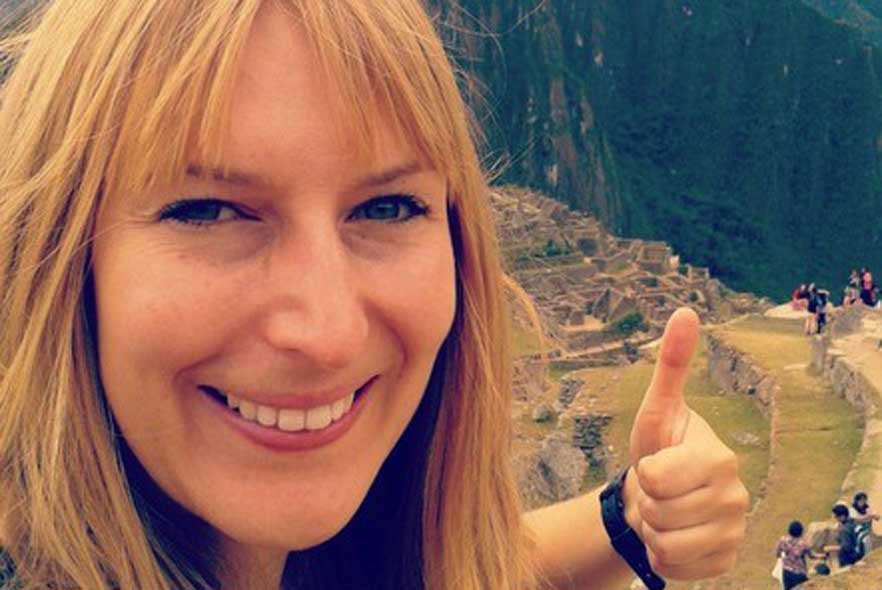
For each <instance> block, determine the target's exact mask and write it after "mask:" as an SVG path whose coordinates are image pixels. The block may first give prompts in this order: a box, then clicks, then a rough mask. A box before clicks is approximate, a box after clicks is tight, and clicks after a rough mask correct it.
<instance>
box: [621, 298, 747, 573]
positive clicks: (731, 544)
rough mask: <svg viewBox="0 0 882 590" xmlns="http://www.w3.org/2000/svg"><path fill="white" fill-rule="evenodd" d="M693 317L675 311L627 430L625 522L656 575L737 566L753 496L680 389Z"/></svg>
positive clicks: (692, 344) (694, 335)
mask: <svg viewBox="0 0 882 590" xmlns="http://www.w3.org/2000/svg"><path fill="white" fill-rule="evenodd" d="M698 324H699V321H698V316H697V315H696V314H695V312H694V311H692V310H690V309H688V308H681V309H678V310H677V311H676V312H674V314H673V315H672V316H671V318H670V320H668V325H667V327H666V328H665V333H664V336H663V337H662V342H661V347H660V352H659V358H658V362H657V363H656V366H655V373H654V374H653V377H652V383H651V384H650V386H649V389H648V390H647V391H646V395H645V397H644V398H643V403H642V404H641V406H640V409H639V410H638V412H637V416H636V418H635V419H634V426H633V428H632V430H631V448H630V459H631V465H632V466H634V467H632V468H631V471H630V473H629V474H628V476H627V479H626V480H625V518H626V520H627V521H628V523H629V524H630V525H631V528H633V529H634V530H635V531H636V532H637V534H638V535H639V536H640V538H641V539H642V540H643V542H644V543H645V544H646V547H647V551H648V554H649V561H650V563H651V564H652V568H653V570H655V571H656V572H657V573H658V574H659V575H661V576H664V577H669V578H672V579H676V580H694V579H699V578H708V577H713V576H717V575H719V574H721V573H723V572H726V571H728V570H730V569H731V568H732V567H733V566H734V565H735V557H736V548H737V547H738V545H739V544H740V543H741V541H742V540H743V539H744V533H745V526H746V521H745V513H746V512H747V508H748V506H749V503H750V498H749V495H748V493H747V490H746V489H745V488H744V485H743V484H742V483H741V480H740V479H739V478H738V459H737V457H736V456H735V453H733V452H732V450H730V449H729V448H728V447H727V446H726V445H725V444H723V442H722V441H721V440H720V439H719V438H718V437H717V435H716V434H715V433H714V431H713V429H711V427H710V426H709V425H708V424H707V422H705V421H704V419H703V418H702V417H701V416H699V415H698V414H696V413H695V412H693V411H692V410H690V409H689V407H688V406H687V405H686V401H685V399H684V398H683V389H684V386H685V384H686V379H687V377H688V373H689V362H690V360H691V359H692V356H693V354H694V353H695V348H696V346H697V344H698Z"/></svg>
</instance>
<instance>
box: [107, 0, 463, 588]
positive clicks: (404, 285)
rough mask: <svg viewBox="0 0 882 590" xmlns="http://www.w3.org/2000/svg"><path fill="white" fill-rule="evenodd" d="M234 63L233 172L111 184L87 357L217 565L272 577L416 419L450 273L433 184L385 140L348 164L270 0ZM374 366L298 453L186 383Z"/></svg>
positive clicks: (447, 316) (324, 104) (265, 388)
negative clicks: (222, 562)
mask: <svg viewBox="0 0 882 590" xmlns="http://www.w3.org/2000/svg"><path fill="white" fill-rule="evenodd" d="M240 72H241V73H240V75H239V77H238V79H237V83H236V86H235V91H234V95H233V108H232V114H233V119H232V130H231V139H230V142H229V145H228V150H227V152H226V154H225V160H226V161H225V163H226V164H228V165H229V166H230V167H231V168H234V169H235V170H237V171H241V172H242V173H244V174H247V175H249V176H251V177H252V178H250V179H249V181H248V182H244V181H243V179H242V178H238V179H234V181H233V182H225V181H222V180H219V179H217V178H215V177H214V176H215V175H214V174H212V173H210V172H209V171H208V170H207V169H206V167H205V166H203V165H202V163H201V162H193V164H194V166H193V168H192V169H191V172H192V174H191V177H190V178H189V180H188V181H187V182H186V183H184V184H181V185H180V186H166V187H160V188H157V189H155V190H151V191H149V192H146V193H145V194H138V195H110V196H109V199H110V201H109V206H108V207H107V209H106V210H105V212H104V214H103V215H102V217H101V219H100V220H99V222H98V227H97V231H96V234H97V239H96V242H95V245H94V253H93V261H94V267H93V268H94V278H95V288H96V297H97V306H98V332H99V353H100V370H101V379H102V381H103V385H104V387H105V389H106V392H107V397H108V401H109V403H110V407H111V409H112V411H113V414H114V417H115V418H116V420H117V421H118V423H119V424H120V426H121V428H122V432H123V434H124V436H125V438H126V440H127V442H128V443H129V445H130V446H131V447H132V449H133V450H134V452H135V454H136V456H137V457H138V459H139V460H140V461H141V463H142V464H143V465H144V467H145V468H146V469H147V471H148V473H149V474H150V475H151V477H152V478H153V479H154V480H156V482H157V483H158V484H159V485H160V486H161V487H162V488H163V490H165V492H166V493H168V494H169V495H170V496H171V497H173V498H174V499H175V500H177V501H178V502H179V503H180V504H182V505H183V506H184V507H185V508H187V509H188V510H190V511H191V512H193V513H194V514H196V515H198V516H200V517H201V518H203V519H204V520H206V521H207V522H208V523H210V524H211V525H212V526H213V527H214V528H215V529H217V531H218V532H219V533H220V538H221V541H222V547H223V551H224V552H225V555H226V559H227V560H228V561H229V562H230V563H239V564H242V567H243V568H247V567H255V566H254V564H258V563H259V564H261V567H263V568H264V569H265V575H266V586H267V587H273V585H274V584H275V587H278V577H279V575H280V573H281V568H282V565H283V562H284V557H285V554H286V553H287V552H288V551H289V550H293V549H302V548H306V547H311V546H314V545H316V544H318V543H320V542H322V541H324V540H326V539H328V538H330V537H332V536H333V535H334V534H335V533H337V532H338V531H339V530H340V529H341V528H342V527H343V526H344V525H345V524H346V523H347V522H348V521H349V519H350V518H351V517H352V515H353V514H354V513H355V511H356V509H357V508H358V506H359V504H360V503H361V502H362V500H363V498H364V496H365V494H366V493H367V491H368V488H369V486H370V485H371V482H372V481H373V479H374V477H375V475H376V474H377V472H378V470H379V468H380V466H381V464H382V462H383V460H384V459H385V458H386V457H387V455H388V454H389V452H390V451H391V449H392V447H393V445H394V444H395V442H396V441H397V439H398V438H399V436H400V435H401V433H402V432H403V430H404V428H405V427H406V425H407V424H408V422H409V421H410V419H411V417H412V416H413V414H414V412H415V410H416V408H417V405H418V404H419V401H420V399H421V397H422V395H423V392H424V390H425V386H426V384H427V381H428V378H429V375H430V371H431V368H432V365H433V363H434V361H435V359H436V357H437V353H438V351H439V349H440V347H441V345H442V343H443V341H444V339H445V337H446V335H447V334H448V332H449V330H450V328H451V325H452V321H453V316H454V310H455V303H456V302H455V288H454V285H455V280H454V279H455V274H454V273H455V270H454V258H453V250H452V245H451V241H450V235H449V231H448V225H447V223H448V221H447V183H446V180H445V178H444V177H443V176H442V175H441V174H439V173H437V172H435V171H432V170H431V169H430V168H428V167H426V166H425V165H423V164H421V162H422V160H421V158H420V157H419V154H418V153H417V152H416V151H415V150H414V149H413V148H412V146H411V145H410V144H409V143H408V142H407V141H404V140H403V139H401V138H400V137H396V136H393V135H389V134H386V135H383V137H382V145H381V147H380V149H379V150H378V151H377V152H376V153H375V156H376V157H375V158H374V159H375V160H376V161H373V162H366V161H361V160H359V159H357V158H356V156H355V154H354V152H353V150H352V145H351V143H350V142H348V141H347V140H346V134H345V128H342V127H340V126H338V122H339V117H335V113H333V112H332V111H331V110H330V109H329V107H328V105H329V103H330V101H329V100H328V92H330V89H329V86H328V85H326V84H324V83H323V82H322V81H321V77H320V76H319V75H318V74H317V72H316V67H315V64H314V61H313V58H312V57H311V56H310V51H309V48H308V45H307V43H306V40H305V37H304V36H303V35H301V34H300V33H299V32H298V31H297V30H296V28H295V27H294V25H293V22H292V21H291V20H289V17H287V16H285V15H283V14H282V13H280V12H277V11H276V9H274V8H272V4H271V3H267V5H266V7H265V8H264V9H263V10H262V11H261V13H260V14H259V16H258V18H257V21H256V24H255V27H254V29H253V31H252V33H251V35H250V38H249V41H248V44H247V47H246V49H245V52H244V57H243V61H242V63H241V70H240ZM387 123H388V122H385V121H378V122H377V128H378V129H383V130H385V129H390V128H391V126H390V125H388V124H387ZM341 131H342V132H341ZM194 157H195V156H194ZM389 171H392V172H393V174H392V175H388V174H384V173H386V172H389ZM396 171H397V173H396ZM379 176H385V178H379ZM372 177H373V181H370V179H371V178H372ZM376 181H379V183H377V182H376ZM402 195H408V196H412V197H413V199H410V198H405V197H402ZM194 199H196V200H202V201H196V202H193V201H190V202H188V203H182V201H183V200H194ZM205 199H211V200H210V201H209V200H205ZM373 376H378V377H379V378H378V380H377V381H376V382H375V383H374V385H373V386H372V390H371V393H370V395H369V396H368V397H367V398H366V406H365V407H364V411H363V412H362V414H361V415H360V416H359V418H358V420H357V422H356V423H355V424H354V425H353V428H352V429H351V430H350V431H349V432H347V433H346V434H345V435H344V436H343V437H342V438H340V439H338V440H336V441H334V442H332V443H330V444H328V445H326V446H323V447H320V448H316V449H313V450H308V451H303V452H287V453H283V452H274V451H269V450H267V449H265V448H261V447H259V446H257V445H255V444H254V443H252V442H251V441H249V440H247V439H246V438H244V437H242V436H241V435H239V434H238V433H236V432H234V431H233V430H232V429H231V428H230V427H229V426H228V425H226V424H224V423H222V422H220V421H218V420H216V419H214V418H215V417H214V416H212V415H210V414H209V413H208V412H206V411H205V406H204V404H205V397H204V394H203V393H201V392H200V390H199V389H198V386H199V385H211V386H213V387H215V388H218V389H221V390H223V391H226V392H230V393H235V392H244V391H261V392H266V393H271V394H283V393H285V394H291V393H294V394H297V393H306V392H315V391H324V390H327V389H331V388H335V387H339V386H344V385H352V386H353V389H354V387H357V386H360V385H361V384H363V383H364V382H365V381H367V380H368V379H370V378H371V377H373ZM248 564H251V565H248ZM233 587H236V586H235V585H233ZM250 587H254V588H256V587H258V585H257V581H256V579H254V578H252V579H251V586H250Z"/></svg>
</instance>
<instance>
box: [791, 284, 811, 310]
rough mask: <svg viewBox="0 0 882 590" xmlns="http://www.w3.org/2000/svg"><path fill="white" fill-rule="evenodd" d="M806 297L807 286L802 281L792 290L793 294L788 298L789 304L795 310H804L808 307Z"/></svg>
mask: <svg viewBox="0 0 882 590" xmlns="http://www.w3.org/2000/svg"><path fill="white" fill-rule="evenodd" d="M808 298H809V290H808V286H807V285H806V284H805V283H803V284H801V285H800V286H799V287H797V288H796V289H794V290H793V296H792V298H791V300H790V306H791V307H792V308H793V309H795V310H805V309H806V308H807V307H808Z"/></svg>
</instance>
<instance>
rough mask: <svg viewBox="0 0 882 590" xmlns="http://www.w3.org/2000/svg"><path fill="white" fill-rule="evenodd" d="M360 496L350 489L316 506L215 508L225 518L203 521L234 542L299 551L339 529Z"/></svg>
mask: <svg viewBox="0 0 882 590" xmlns="http://www.w3.org/2000/svg"><path fill="white" fill-rule="evenodd" d="M365 493H366V491H365ZM364 496H365V494H363V493H357V494H354V493H352V490H350V496H349V497H345V498H341V497H336V498H328V497H326V498H322V499H321V500H323V502H322V504H321V505H320V506H316V505H311V506H310V505H302V504H301V505H298V506H292V504H291V503H290V502H289V503H284V504H283V505H279V504H276V503H269V502H267V503H265V504H263V505H261V506H252V510H245V511H241V510H240V511H239V512H238V513H237V514H232V513H231V512H228V510H231V509H230V507H219V512H220V513H221V514H223V513H224V512H226V517H222V518H210V517H209V518H208V519H207V520H208V522H209V523H210V524H212V526H213V527H214V528H216V529H217V530H218V531H220V532H221V534H222V535H223V536H225V537H227V538H228V539H230V540H232V541H233V542H235V543H240V544H246V545H253V546H257V547H267V548H269V547H272V548H276V549H283V550H286V551H300V550H304V549H309V548H311V547H315V546H316V545H320V544H322V543H324V542H325V541H327V540H329V539H331V538H332V537H334V536H335V535H336V534H337V533H339V532H340V531H341V530H343V529H344V528H345V527H346V525H347V524H348V523H349V522H350V521H351V520H352V517H353V516H354V515H355V513H356V511H357V510H358V507H359V506H360V505H361V502H362V500H363V499H364ZM334 500H336V501H334Z"/></svg>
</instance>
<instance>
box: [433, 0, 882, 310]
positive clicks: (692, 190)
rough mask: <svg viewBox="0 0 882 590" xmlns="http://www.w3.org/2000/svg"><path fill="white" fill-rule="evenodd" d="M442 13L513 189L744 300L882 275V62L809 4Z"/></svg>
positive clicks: (492, 155)
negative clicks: (649, 244)
mask: <svg viewBox="0 0 882 590" xmlns="http://www.w3.org/2000/svg"><path fill="white" fill-rule="evenodd" d="M437 1H438V4H436V5H435V8H436V10H437V18H438V20H439V23H440V24H441V28H442V30H443V31H444V34H445V36H446V37H447V41H448V43H449V44H450V45H451V46H452V47H456V48H460V49H459V52H458V53H457V55H456V59H457V62H458V65H459V66H460V68H461V69H462V70H463V84H462V85H463V88H464V90H465V91H466V92H467V93H468V94H469V95H470V96H471V97H472V99H471V100H472V104H473V105H474V106H473V108H474V109H475V111H476V114H477V116H478V118H479V120H480V121H481V123H482V124H483V126H484V129H485V133H486V135H487V142H486V143H487V145H486V146H485V147H486V149H485V154H486V159H487V162H488V163H489V164H493V163H496V162H502V163H503V164H504V166H503V167H502V168H501V169H500V170H499V181H500V182H511V183H517V184H523V185H527V186H530V187H532V188H535V189H538V190H541V191H543V192H545V193H547V194H549V195H551V196H554V197H555V198H557V199H560V200H562V201H565V202H567V203H568V204H570V205H572V206H575V207H577V208H580V209H583V210H587V211H591V212H593V213H595V214H597V215H598V216H599V217H600V218H601V219H602V220H603V221H604V222H605V223H606V224H607V225H608V226H609V227H610V228H612V229H613V230H614V231H616V232H617V233H620V234H623V235H626V236H631V237H642V238H648V239H661V240H665V241H667V242H669V243H671V244H672V245H673V246H674V248H675V249H676V251H678V252H679V253H681V254H682V255H683V256H684V258H685V259H686V260H688V261H689V262H691V263H693V264H697V265H702V266H708V267H709V268H710V269H711V272H712V273H713V274H714V275H715V276H717V277H719V278H721V279H722V280H724V281H725V282H727V283H728V284H729V285H730V286H732V287H734V288H736V289H738V290H750V291H753V292H756V293H759V294H763V295H769V296H773V297H778V298H780V297H786V296H787V295H789V292H790V290H791V289H792V288H793V286H794V285H795V284H796V283H799V282H801V281H818V282H820V283H822V284H824V285H826V286H828V287H830V288H833V289H836V291H837V292H838V291H839V289H840V288H841V286H844V281H845V279H846V278H847V276H848V272H849V270H850V269H851V268H852V267H855V266H864V265H869V266H871V267H879V266H880V265H882V243H880V237H882V192H880V186H882V183H880V180H882V171H880V165H879V164H880V149H882V96H880V83H879V79H880V75H882V63H880V54H879V52H878V50H877V49H875V48H874V47H873V46H871V45H869V44H868V43H866V42H865V41H864V40H863V39H862V37H861V36H860V35H859V34H858V32H856V31H855V30H854V29H853V28H851V27H847V26H842V25H839V24H837V23H835V22H832V21H831V20H830V19H829V18H826V17H824V16H822V15H820V14H819V13H818V12H816V11H815V10H813V9H811V8H809V7H807V6H805V5H804V4H803V3H802V2H800V1H799V0H736V1H732V0H703V1H701V2H697V1H689V0H676V1H675V0H641V1H640V2H639V3H638V2H622V1H621V0H546V1H544V2H539V1H538V0H489V1H488V0H480V1H479V0H456V2H455V3H454V2H447V1H446V0H437ZM880 1H882V0H880Z"/></svg>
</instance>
